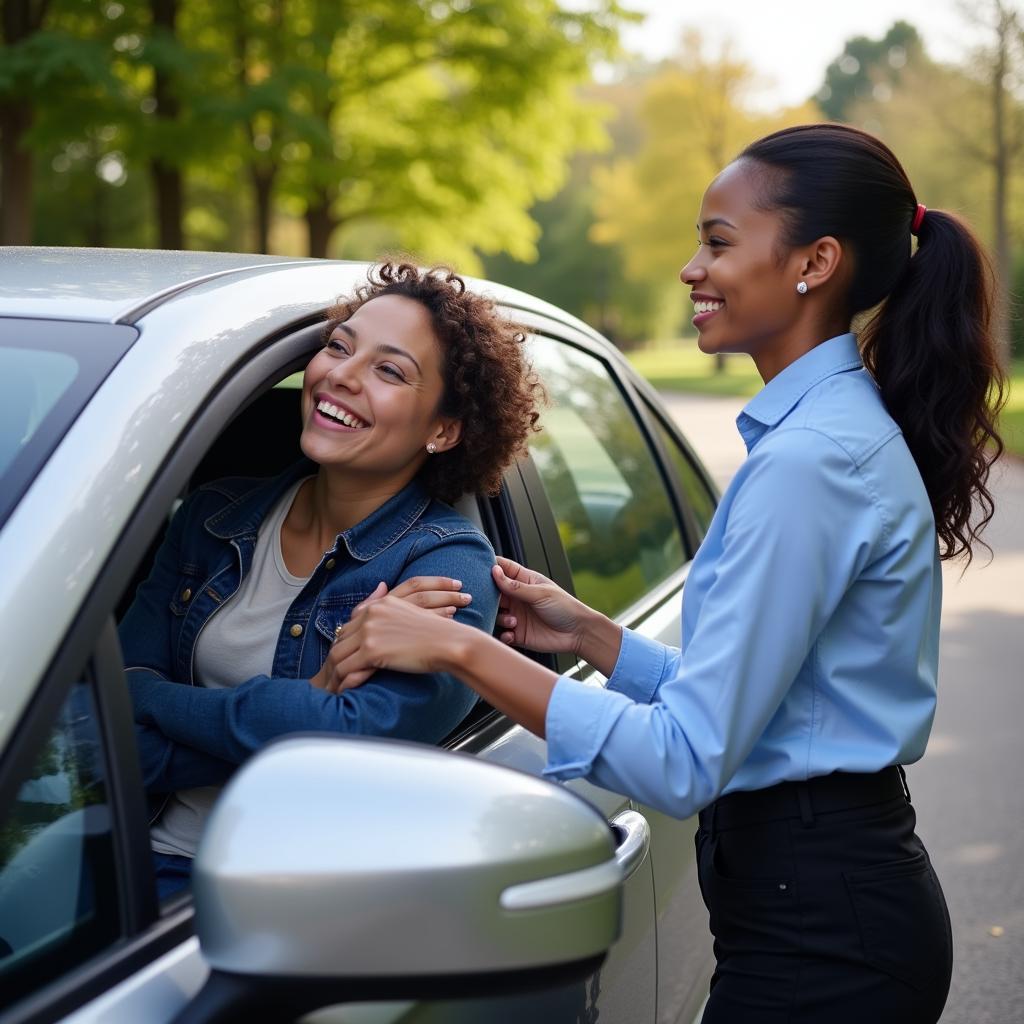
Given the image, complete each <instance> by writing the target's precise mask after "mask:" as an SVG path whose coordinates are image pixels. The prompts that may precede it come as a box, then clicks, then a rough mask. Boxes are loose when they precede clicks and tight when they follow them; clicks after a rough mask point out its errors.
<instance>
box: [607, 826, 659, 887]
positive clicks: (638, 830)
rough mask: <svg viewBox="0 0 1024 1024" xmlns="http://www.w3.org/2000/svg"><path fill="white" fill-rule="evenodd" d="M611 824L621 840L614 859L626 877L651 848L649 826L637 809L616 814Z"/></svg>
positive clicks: (641, 861) (640, 862) (642, 860)
mask: <svg viewBox="0 0 1024 1024" xmlns="http://www.w3.org/2000/svg"><path fill="white" fill-rule="evenodd" d="M612 825H613V826H614V827H615V830H616V831H617V832H618V833H619V834H620V835H621V836H622V842H620V843H619V845H618V846H617V847H616V848H615V860H616V861H617V862H618V864H619V867H621V868H622V877H623V878H624V879H626V878H629V876H630V875H631V874H633V872H634V871H636V869H637V868H638V867H640V865H641V864H642V863H643V862H644V857H646V856H647V851H648V850H649V849H650V848H651V826H650V825H649V824H648V823H647V819H646V818H645V817H644V816H643V815H642V814H640V813H639V812H638V811H623V812H622V813H621V814H617V815H616V816H615V817H614V818H612Z"/></svg>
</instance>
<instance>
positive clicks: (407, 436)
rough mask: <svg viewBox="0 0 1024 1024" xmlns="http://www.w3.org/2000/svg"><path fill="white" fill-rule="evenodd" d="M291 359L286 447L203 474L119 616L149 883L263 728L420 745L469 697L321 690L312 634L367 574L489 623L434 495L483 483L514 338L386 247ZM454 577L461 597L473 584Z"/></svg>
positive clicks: (515, 393)
mask: <svg viewBox="0 0 1024 1024" xmlns="http://www.w3.org/2000/svg"><path fill="white" fill-rule="evenodd" d="M325 333H326V341H325V344H324V347H323V348H322V349H321V350H320V351H319V352H318V353H317V354H316V355H315V356H314V357H313V359H312V360H311V361H310V363H309V365H308V366H307V367H306V370H305V374H304V377H303V387H302V436H301V447H302V452H303V454H304V455H305V459H303V460H302V461H301V462H300V463H298V464H296V465H295V466H293V467H291V468H290V469H288V470H287V471H286V472H284V473H282V474H281V475H279V476H277V477H274V478H272V479H245V478H229V479H223V480H218V481H215V482H213V483H210V484H206V485H205V486H203V487H201V488H200V489H199V490H197V491H196V492H195V493H193V494H192V495H190V496H189V498H188V499H187V500H186V501H185V503H184V504H183V506H182V507H181V509H180V510H179V511H178V512H177V514H176V515H175V516H174V519H173V521H172V522H171V525H170V527H169V529H168V533H167V536H166V538H165V539H164V541H163V543H162V545H161V547H160V549H159V552H158V553H157V556H156V559H155V563H154V566H153V569H152V571H151V573H150V575H149V577H148V579H147V580H146V581H145V582H144V583H143V584H142V585H141V586H140V587H139V590H138V593H137V594H136V596H135V600H134V602H133V603H132V605H131V607H130V608H129V610H128V612H127V614H126V615H125V618H124V620H123V621H122V622H121V625H120V629H119V632H120V637H121V643H122V646H123V648H124V654H125V664H126V665H127V666H128V677H129V682H130V685H131V688H132V698H133V703H134V708H135V718H136V723H137V726H138V732H139V743H140V753H141V757H142V764H143V772H144V775H145V781H146V785H147V789H148V790H149V792H151V793H154V794H166V799H165V800H164V802H163V806H162V808H161V810H160V812H159V814H158V816H157V817H156V819H155V822H154V825H153V829H152V838H153V849H154V853H155V857H156V861H157V876H158V881H159V884H160V893H161V896H167V895H169V894H170V893H171V892H173V891H174V890H175V889H177V888H180V887H181V886H182V885H183V884H185V881H186V880H187V878H188V872H189V868H190V866H191V858H192V857H193V856H194V854H195V850H196V846H197V843H198V840H199V836H200V833H201V830H202V826H203V822H204V820H205V818H206V815H207V814H208V813H209V810H210V808H211V806H212V804H213V801H214V800H215V799H216V796H217V792H218V785H219V784H220V783H223V781H224V780H225V779H226V778H227V777H228V775H230V773H231V772H232V771H233V769H234V767H235V766H236V765H238V764H239V763H241V762H242V761H243V760H244V759H245V758H246V757H248V756H249V755H250V754H251V753H253V752H254V751H255V750H257V749H259V748H260V747H261V746H263V745H264V744H266V743H267V742H269V741H270V740H272V739H274V738H276V737H278V736H282V735H285V734H287V733H291V732H299V731H310V730H323V731H331V732H340V733H353V734H361V735H375V736H391V737H400V738H404V739H413V740H420V741H422V742H425V743H435V742H437V741H438V740H440V739H441V738H442V737H444V736H445V735H446V734H447V733H448V732H450V731H451V729H452V728H454V727H455V726H456V725H457V724H458V722H459V721H460V720H461V719H462V718H463V717H464V715H465V714H466V712H467V711H468V710H469V708H470V707H471V706H472V704H473V703H474V701H475V699H476V697H475V695H474V694H473V692H472V691H471V690H469V689H468V688H466V687H464V686H463V685H462V684H461V683H459V682H457V681H456V680H455V679H454V678H453V677H452V676H451V675H448V674H444V673H430V674H427V675H426V676H424V677H420V678H415V679H414V678H412V677H411V676H409V675H408V674H406V673H403V672H390V671H386V672H378V673H376V675H375V676H374V677H373V679H372V681H370V682H369V683H368V684H367V685H366V686H364V687H361V688H360V689H358V690H349V691H346V692H344V693H336V692H332V691H333V689H334V688H333V687H332V686H330V683H331V678H330V674H329V670H328V669H327V667H326V666H325V661H326V658H327V653H328V651H329V650H330V647H331V645H332V643H333V642H334V640H335V638H336V635H337V634H338V633H339V631H340V630H341V628H342V627H343V626H344V624H345V623H346V622H347V621H348V619H349V617H350V616H351V614H352V611H353V609H354V608H355V607H356V606H357V605H359V604H360V603H361V602H364V601H366V600H367V599H368V598H371V597H380V596H382V595H383V594H385V593H389V592H390V594H391V595H393V596H398V597H403V598H406V599H407V600H409V601H410V602H412V603H415V604H417V605H419V606H420V607H424V608H430V609H431V610H433V611H435V612H436V613H437V614H440V615H444V616H454V617H455V618H456V619H458V620H459V621H461V622H464V623H466V624H467V625H470V626H475V627H477V628H479V629H482V630H485V631H488V632H489V631H490V630H491V629H492V628H493V625H494V618H495V614H496V610H497V592H496V590H495V587H494V585H493V584H492V582H491V578H490V572H491V566H492V565H493V562H494V555H493V551H492V549H491V546H490V544H489V543H488V541H487V539H486V538H485V537H484V536H483V534H482V533H481V532H480V531H479V530H478V529H477V528H476V526H475V525H474V524H473V523H471V522H470V521H469V520H467V519H466V518H464V517H463V516H461V515H460V514H458V513H457V512H456V511H455V510H454V509H453V508H452V507H451V504H450V503H452V502H454V501H456V500H457V499H458V498H459V497H460V496H461V495H463V494H465V493H473V492H479V493H495V492H496V491H497V489H498V487H499V485H500V481H501V475H502V472H503V471H504V469H505V467H506V466H508V465H509V463H510V462H511V461H512V460H513V459H514V458H515V456H516V455H517V453H518V452H519V451H520V450H521V448H522V446H523V445H524V443H525V441H526V438H527V436H528V434H529V432H530V430H531V429H532V428H533V426H534V423H535V421H536V419H537V413H536V410H535V398H536V396H537V395H538V394H539V384H537V382H536V378H535V376H534V375H533V373H532V371H531V370H530V368H529V366H528V365H527V364H526V362H525V360H524V357H523V352H522V344H521V336H520V335H519V333H518V332H517V329H516V327H515V326H514V325H513V324H511V323H509V322H508V321H506V320H504V319H502V318H501V317H500V316H499V315H498V314H497V312H496V311H495V309H494V308H493V306H492V304H491V302H490V301H489V300H487V299H485V298H483V297H481V296H478V295H474V294H472V293H471V292H468V291H467V290H466V288H465V285H464V283H463V281H462V280H461V279H460V278H459V277H457V276H455V275H454V274H452V273H451V272H449V271H446V270H443V269H435V270H431V271H420V270H418V269H417V268H415V267H413V266H410V265H407V264H401V265H397V266H396V265H393V264H385V265H383V266H381V267H379V268H377V269H376V270H373V271H371V272H370V276H369V283H368V284H367V285H365V286H364V287H362V288H361V289H359V291H358V292H357V293H356V295H355V296H354V297H353V298H351V299H349V300H348V301H343V302H342V303H341V304H340V305H338V306H336V307H335V308H334V309H333V310H331V313H330V317H329V324H328V328H327V330H326V332H325ZM470 595H472V597H470Z"/></svg>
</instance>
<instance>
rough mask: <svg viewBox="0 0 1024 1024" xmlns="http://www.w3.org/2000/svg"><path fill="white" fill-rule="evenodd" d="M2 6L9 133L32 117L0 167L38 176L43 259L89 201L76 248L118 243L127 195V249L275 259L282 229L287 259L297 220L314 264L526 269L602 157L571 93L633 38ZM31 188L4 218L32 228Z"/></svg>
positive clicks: (479, 22) (407, 10) (428, 13)
mask: <svg viewBox="0 0 1024 1024" xmlns="http://www.w3.org/2000/svg"><path fill="white" fill-rule="evenodd" d="M4 4H5V8H4V12H5V25H6V23H7V22H8V21H9V20H10V19H8V18H7V12H8V10H14V9H15V8H18V9H19V10H20V9H21V8H24V9H25V11H26V12H27V13H26V14H25V16H24V17H23V18H21V20H20V21H19V20H17V19H15V20H14V22H12V23H16V25H17V26H21V25H22V22H24V23H25V25H27V26H28V27H27V28H25V29H21V28H19V32H20V33H21V34H20V35H18V37H17V38H13V37H11V36H10V34H9V35H8V37H7V38H6V40H5V41H6V43H7V46H6V48H5V52H4V61H3V63H2V70H0V117H2V116H5V115H4V111H7V110H13V109H14V108H15V107H17V108H18V109H21V107H23V106H24V105H25V103H26V102H28V101H29V100H31V101H32V103H31V104H30V106H31V105H32V104H35V110H36V112H37V116H35V117H34V118H30V120H29V123H28V125H27V126H25V127H21V126H19V125H13V122H12V126H11V127H7V126H6V124H5V123H0V130H2V138H3V145H4V147H5V148H4V154H5V157H6V154H7V151H8V148H9V147H15V148H16V149H17V152H18V153H19V154H20V156H21V158H26V157H31V155H33V154H34V155H35V156H36V157H37V158H38V162H39V163H40V164H42V165H43V166H44V167H45V168H46V170H45V173H44V174H43V175H42V177H41V184H42V186H44V187H45V188H46V194H45V196H44V197H42V204H41V208H40V210H39V223H40V226H41V228H42V230H43V231H44V232H45V235H46V237H47V240H55V239H54V236H53V232H55V231H57V230H58V226H59V224H60V223H61V220H62V215H63V214H66V213H68V212H72V213H73V212H74V211H75V208H76V205H77V203H78V201H81V206H79V207H77V209H78V214H77V216H72V218H71V220H70V221H69V222H65V223H66V237H67V239H68V240H74V241H79V240H81V239H83V238H87V239H92V240H95V241H99V242H101V243H103V242H107V241H124V237H123V234H122V231H121V226H120V224H118V223H117V221H118V216H117V214H118V213H119V212H120V207H119V206H118V204H117V203H116V202H112V201H111V200H112V195H111V193H112V190H118V191H119V192H120V195H121V196H122V197H123V198H124V199H125V200H126V202H125V204H124V205H125V206H126V207H128V208H131V209H132V210H133V211H135V212H136V213H137V204H138V198H139V196H140V195H141V194H143V193H148V194H149V195H150V196H151V200H152V204H153V205H152V211H153V213H152V215H151V216H150V217H148V218H139V217H138V216H137V215H136V216H134V217H133V218H131V222H132V223H133V224H134V228H133V229H130V230H134V233H135V236H136V240H137V244H148V243H151V242H152V241H153V240H156V241H157V242H158V244H162V245H165V246H170V247H175V246H180V245H182V244H192V245H194V244H201V245H210V246H221V247H233V248H244V247H256V248H258V249H270V248H272V247H274V248H281V247H282V245H281V242H278V241H277V239H276V238H275V237H274V234H273V232H272V226H281V227H282V232H281V236H282V241H283V247H284V248H287V249H290V250H292V251H294V250H295V248H296V246H297V245H298V240H297V239H296V238H295V237H294V233H291V234H289V230H288V229H289V225H290V223H294V222H295V221H296V220H298V221H300V222H304V224H305V227H306V233H307V240H306V244H305V246H304V248H305V249H306V250H307V251H308V252H310V253H311V254H314V255H327V254H328V253H335V252H338V251H347V252H349V253H350V254H358V255H372V253H369V252H366V251H359V250H361V249H362V250H365V248H366V245H365V243H366V242H368V241H372V242H374V243H379V242H380V241H382V240H386V241H387V242H388V243H389V244H391V245H393V246H394V247H396V248H403V249H406V250H411V251H414V252H416V253H417V254H418V255H420V256H421V257H422V258H427V259H429V258H445V259H448V260H454V261H458V262H459V263H460V264H461V265H463V266H467V267H470V268H476V267H478V266H479V263H478V260H477V256H476V253H477V252H478V251H479V252H484V253H487V252H497V251H499V250H507V251H509V252H513V253H515V254H517V255H518V256H522V257H529V256H532V255H534V254H535V252H536V249H535V246H536V239H537V236H538V229H537V226H536V224H535V223H534V222H533V221H532V219H531V218H530V216H529V214H528V212H527V211H528V209H529V208H530V206H531V205H532V204H533V202H534V201H535V200H537V199H538V198H544V197H549V196H551V195H552V194H553V193H554V192H555V191H556V190H557V188H558V187H559V185H560V184H561V183H562V181H563V180H564V178H565V174H566V166H567V161H568V157H569V156H570V155H571V154H572V153H573V152H574V151H576V150H577V149H579V148H586V147H593V146H596V145H598V144H599V143H600V141H601V138H602V131H601V126H600V116H599V112H598V111H597V110H596V109H594V108H592V107H588V105H586V104H585V103H583V102H581V101H580V99H579V97H578V95H577V86H578V85H579V83H580V82H582V81H584V80H585V79H586V78H588V77H589V73H590V66H591V64H592V63H593V61H595V60H597V59H602V58H606V57H608V56H610V55H612V54H613V53H614V52H615V48H616V46H617V32H618V27H619V25H620V24H621V22H622V21H623V19H624V18H626V17H627V15H626V14H624V12H623V10H622V9H621V7H620V6H619V4H618V2H617V0H599V2H598V3H596V4H590V5H588V10H587V11H585V12H583V11H579V10H577V9H576V7H577V5H575V4H569V3H562V2H560V0H474V2H472V3H470V2H468V0H404V2H402V3H395V2H394V0H358V2H357V0H138V2H133V3H127V2H126V0H100V2H95V0H50V2H49V3H47V2H46V0H4ZM62 48H63V49H62ZM40 83H42V85H43V86H44V88H43V89H42V90H40V88H39V86H40ZM8 100H9V102H8ZM4 104H7V105H6V106H4ZM19 104H20V106H19ZM30 129H31V131H30ZM16 143H17V146H15V144H16ZM13 151H14V150H13V149H12V152H13ZM90 166H91V170H90ZM15 170H18V169H17V168H15ZM90 175H91V176H90ZM30 180H31V175H30V174H29V175H26V173H24V171H23V170H22V171H21V173H13V172H12V173H10V174H7V173H5V174H4V186H5V194H4V198H3V203H2V205H3V209H4V211H5V214H4V215H5V217H6V216H7V211H15V210H25V209H31V208H32V204H31V200H30V198H29V197H28V187H29V184H26V182H28V183H30ZM57 181H61V182H62V185H61V186H58V185H57ZM51 186H52V191H51ZM104 190H105V191H104ZM114 207H117V209H116V210H115V209H114ZM108 208H109V209H110V210H111V214H112V220H113V222H114V223H113V224H111V225H110V226H104V225H105V224H106V223H107V221H106V217H101V216H99V214H98V212H97V211H101V210H105V209H108ZM12 216H13V214H12ZM144 222H146V223H144ZM19 230H21V232H22V234H23V235H26V234H27V235H29V236H32V231H31V224H30V223H29V222H28V219H27V218H26V217H23V218H22V222H21V224H20V228H19ZM33 237H38V233H37V234H36V235H35V236H33ZM26 240H27V238H26ZM58 240H61V239H58ZM354 250H355V252H354Z"/></svg>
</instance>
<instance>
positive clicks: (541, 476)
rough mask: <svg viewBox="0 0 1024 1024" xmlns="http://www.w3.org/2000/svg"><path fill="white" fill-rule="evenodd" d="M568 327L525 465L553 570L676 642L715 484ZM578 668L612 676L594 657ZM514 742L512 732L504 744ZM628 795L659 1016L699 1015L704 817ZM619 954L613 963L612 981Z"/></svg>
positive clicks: (643, 395)
mask: <svg viewBox="0 0 1024 1024" xmlns="http://www.w3.org/2000/svg"><path fill="white" fill-rule="evenodd" d="M566 333H567V332H562V334H561V336H559V337H555V336H550V335H549V336H537V337H535V338H533V339H532V349H531V351H532V352H533V355H534V361H535V365H537V367H538V369H540V371H541V373H542V376H543V377H544V379H545V382H546V384H547V387H548V390H549V394H550V397H551V403H552V404H551V408H550V409H549V410H548V413H547V414H546V416H545V418H544V427H545V429H544V432H543V433H542V434H540V435H538V436H537V437H536V438H535V440H534V442H533V444H532V446H531V448H532V459H531V463H530V464H529V465H528V466H526V467H524V469H523V472H524V475H526V476H527V477H532V479H531V480H530V483H529V485H528V488H527V489H528V491H529V493H530V495H531V498H532V509H533V512H534V515H535V518H536V519H537V520H538V523H539V530H540V532H541V534H542V536H543V538H544V544H545V556H546V558H547V561H548V564H549V565H550V567H551V575H552V577H553V578H555V579H556V580H557V581H558V582H560V583H561V584H562V585H564V586H568V587H571V588H573V589H574V590H575V592H576V594H577V596H579V597H580V598H581V599H582V600H585V601H587V603H589V604H591V605H593V606H594V607H597V608H599V609H600V610H602V611H604V612H605V613H606V614H608V615H610V616H612V617H614V618H616V619H617V620H618V621H620V622H622V623H623V624H624V625H628V626H629V627H630V628H632V629H634V630H637V631H638V632H640V633H642V634H643V635H645V636H648V637H650V638H652V639H656V640H659V641H661V642H663V643H667V644H672V645H676V646H678V644H679V639H680V631H681V621H680V620H681V608H682V588H683V584H684V582H685V579H686V574H687V569H688V563H689V559H690V557H691V556H692V554H693V552H694V551H695V550H696V546H697V544H698V543H699V542H700V539H701V538H702V537H703V534H704V532H705V530H706V528H707V524H708V522H709V521H710V517H711V515H712V514H713V512H714V507H715V502H716V497H715V494H714V491H713V489H712V488H711V486H710V484H709V482H708V480H707V477H706V474H705V473H704V472H703V470H702V469H701V467H700V466H699V464H698V463H697V462H696V460H695V459H694V457H693V454H692V452H691V451H690V450H689V449H688V446H687V445H686V443H685V441H684V440H683V439H682V437H681V436H680V434H679V432H678V430H677V429H676V428H675V427H674V426H673V425H672V424H671V422H670V421H669V420H668V418H667V416H666V415H665V413H664V411H663V410H662V409H661V407H660V404H659V402H658V400H657V398H656V396H654V395H653V394H652V393H651V392H650V390H649V389H648V388H647V387H646V385H645V384H644V383H643V382H641V381H638V380H636V379H635V377H634V376H633V375H632V374H631V373H630V372H629V371H628V370H627V369H626V368H625V367H624V366H623V364H622V360H621V359H620V358H618V357H617V354H616V353H614V352H612V351H610V346H609V347H603V346H599V345H596V344H594V343H593V342H592V341H591V340H589V339H585V338H580V337H579V336H568V337H567V336H566ZM565 667H566V666H563V668H565ZM572 670H573V671H575V672H577V673H578V674H579V675H580V676H581V677H583V678H588V677H589V678H591V679H592V680H593V681H594V682H595V683H600V682H601V681H602V680H601V679H600V677H599V676H598V675H597V673H593V672H591V671H590V670H589V668H588V667H587V666H583V665H580V666H574V667H573V669H572ZM517 743H518V744H522V745H524V746H525V745H528V743H529V741H528V740H526V739H525V738H520V739H519V740H518V741H517ZM514 745H516V744H511V743H509V742H508V741H506V742H505V743H504V744H503V753H502V756H503V757H505V758H506V759H507V758H508V757H509V748H510V746H514ZM573 785H579V788H580V791H581V792H582V793H583V795H585V796H587V798H588V799H591V800H594V802H598V798H597V797H596V795H595V794H596V793H598V792H600V793H602V794H603V796H602V797H601V798H600V799H602V800H604V801H606V802H607V801H608V800H609V796H608V794H606V793H604V791H598V790H596V789H595V788H594V787H592V786H589V785H587V784H585V783H583V784H577V783H573ZM602 806H603V805H602ZM631 806H632V807H633V808H634V810H636V811H638V812H639V813H640V814H642V816H643V817H644V818H645V819H646V821H647V822H648V824H649V825H650V828H651V837H652V838H651V864H652V871H653V887H654V899H655V917H656V921H657V943H658V954H657V962H658V971H657V997H656V1005H657V1019H658V1021H666V1022H668V1021H676V1020H682V1021H690V1020H693V1019H694V1018H695V1016H696V1015H698V1014H699V1012H700V1009H701V1006H702V1003H703V1001H704V998H705V996H706V994H707V982H708V979H709V977H710V973H711V968H712V957H711V944H710V937H709V933H708V930H707V914H706V911H705V908H704V906H703V902H702V900H701V898H700V891H699V887H698V885H697V878H696V865H695V860H694V851H693V834H694V831H695V828H696V821H695V820H694V819H690V820H687V821H679V820H677V819H674V818H671V817H669V816H668V815H665V814H662V813H661V812H659V811H656V810H654V809H653V808H650V807H647V806H639V805H635V804H633V805H631ZM614 966H615V965H614V964H609V965H608V966H607V967H606V971H605V981H606V983H607V984H606V990H607V991H608V992H609V994H610V993H611V992H612V991H614V989H613V980H612V973H613V970H614ZM624 985H626V986H628V981H625V982H624Z"/></svg>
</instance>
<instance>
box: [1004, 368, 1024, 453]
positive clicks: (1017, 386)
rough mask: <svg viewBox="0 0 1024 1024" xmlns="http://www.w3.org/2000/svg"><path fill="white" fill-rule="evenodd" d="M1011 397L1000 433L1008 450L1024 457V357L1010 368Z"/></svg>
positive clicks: (1007, 403) (1005, 410)
mask: <svg viewBox="0 0 1024 1024" xmlns="http://www.w3.org/2000/svg"><path fill="white" fill-rule="evenodd" d="M1009 381H1010V397H1009V399H1008V400H1007V402H1006V407H1005V408H1004V409H1003V414H1002V416H1000V417H999V426H1000V428H1001V429H1000V433H1001V435H1002V438H1003V441H1004V443H1005V444H1006V448H1007V450H1008V451H1011V452H1013V453H1014V454H1016V455H1019V456H1021V457H1022V458H1024V359H1017V360H1015V361H1014V363H1013V366H1012V367H1011V368H1010V373H1009Z"/></svg>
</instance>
